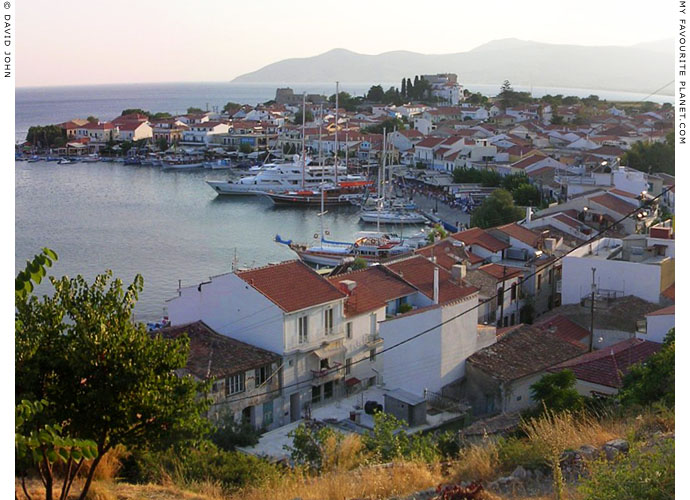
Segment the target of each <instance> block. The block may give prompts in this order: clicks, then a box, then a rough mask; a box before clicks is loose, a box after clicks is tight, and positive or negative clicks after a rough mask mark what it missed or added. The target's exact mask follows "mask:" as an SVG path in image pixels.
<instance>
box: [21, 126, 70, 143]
mask: <svg viewBox="0 0 690 500" xmlns="http://www.w3.org/2000/svg"><path fill="white" fill-rule="evenodd" d="M26 140H27V141H28V142H30V143H31V144H32V145H34V146H38V147H40V148H48V147H62V146H64V145H65V143H66V136H65V131H64V130H62V129H61V128H60V127H59V126H57V125H46V126H34V127H29V131H28V132H27V133H26Z"/></svg>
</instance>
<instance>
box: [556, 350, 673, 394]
mask: <svg viewBox="0 0 690 500" xmlns="http://www.w3.org/2000/svg"><path fill="white" fill-rule="evenodd" d="M661 347H662V344H657V343H656V342H649V341H645V340H641V339H628V340H624V341H622V342H619V343H617V344H614V345H612V346H610V347H605V348H604V349H601V350H599V351H594V352H590V353H587V354H583V355H582V356H578V357H577V358H574V359H571V360H568V361H565V362H563V363H561V364H559V365H557V366H554V367H552V368H551V369H550V370H549V371H551V372H558V371H561V370H564V369H568V370H572V371H573V372H574V373H575V377H577V378H578V379H579V380H584V381H586V382H591V383H593V384H599V385H604V386H606V387H614V388H620V387H622V386H623V377H624V376H625V375H626V374H627V373H628V371H630V367H631V366H632V365H634V364H636V363H641V362H643V361H645V360H646V359H647V358H649V357H650V356H651V355H652V354H654V353H656V352H658V351H659V350H660V349H661Z"/></svg>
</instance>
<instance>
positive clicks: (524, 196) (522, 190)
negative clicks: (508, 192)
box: [512, 184, 539, 207]
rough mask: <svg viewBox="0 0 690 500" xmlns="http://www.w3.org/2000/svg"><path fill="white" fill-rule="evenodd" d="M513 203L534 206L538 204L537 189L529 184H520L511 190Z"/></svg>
mask: <svg viewBox="0 0 690 500" xmlns="http://www.w3.org/2000/svg"><path fill="white" fill-rule="evenodd" d="M512 195H513V199H514V200H515V203H516V204H517V205H519V206H521V207H536V206H538V205H539V190H538V189H537V188H536V186H533V185H531V184H521V185H519V186H518V187H517V188H516V189H515V190H513V191H512Z"/></svg>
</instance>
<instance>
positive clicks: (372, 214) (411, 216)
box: [359, 128, 427, 231]
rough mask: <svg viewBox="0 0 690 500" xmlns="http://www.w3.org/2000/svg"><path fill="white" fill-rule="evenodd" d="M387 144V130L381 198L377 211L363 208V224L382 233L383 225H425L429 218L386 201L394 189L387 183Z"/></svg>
mask: <svg viewBox="0 0 690 500" xmlns="http://www.w3.org/2000/svg"><path fill="white" fill-rule="evenodd" d="M386 143H387V134H386V129H385V128H384V129H383V152H382V159H381V165H382V172H380V173H379V176H378V177H379V190H378V191H379V198H378V200H377V202H376V209H375V210H370V209H366V208H363V209H362V211H361V212H360V213H359V218H360V220H361V221H362V222H370V223H376V228H377V230H379V231H380V228H381V223H382V222H383V223H384V224H424V223H425V222H427V218H426V217H425V216H424V215H423V214H421V213H419V212H416V211H414V210H407V209H405V208H404V207H395V206H393V205H392V203H391V202H390V201H389V200H387V199H386V191H389V198H390V194H391V193H390V191H392V189H393V183H392V181H391V179H388V181H386V159H387V154H386ZM386 182H388V187H387V188H386V187H385V184H386ZM387 201H388V203H387Z"/></svg>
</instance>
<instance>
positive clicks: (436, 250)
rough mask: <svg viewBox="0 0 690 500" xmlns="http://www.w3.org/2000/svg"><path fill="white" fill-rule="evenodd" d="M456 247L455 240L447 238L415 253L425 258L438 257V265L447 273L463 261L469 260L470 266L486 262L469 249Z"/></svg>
mask: <svg viewBox="0 0 690 500" xmlns="http://www.w3.org/2000/svg"><path fill="white" fill-rule="evenodd" d="M456 245H457V244H453V240H451V239H449V238H446V239H444V240H442V241H439V242H437V243H434V244H433V245H427V246H425V247H423V248H420V249H419V250H416V251H415V253H418V254H421V255H423V256H424V257H436V263H437V264H438V265H439V266H441V267H442V268H444V269H445V270H446V271H450V270H451V268H452V267H453V266H454V265H455V264H460V263H461V262H460V261H461V260H462V259H467V260H468V261H469V263H470V264H479V263H480V262H483V261H484V259H483V258H481V257H479V256H478V255H476V254H473V253H472V252H470V251H469V250H468V249H467V248H465V247H459V246H456Z"/></svg>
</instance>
